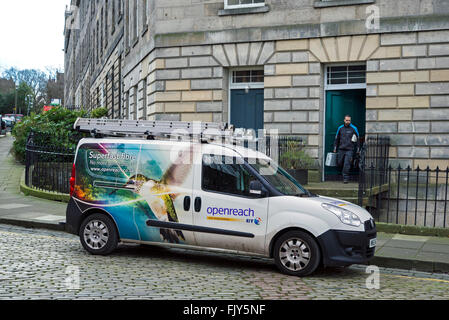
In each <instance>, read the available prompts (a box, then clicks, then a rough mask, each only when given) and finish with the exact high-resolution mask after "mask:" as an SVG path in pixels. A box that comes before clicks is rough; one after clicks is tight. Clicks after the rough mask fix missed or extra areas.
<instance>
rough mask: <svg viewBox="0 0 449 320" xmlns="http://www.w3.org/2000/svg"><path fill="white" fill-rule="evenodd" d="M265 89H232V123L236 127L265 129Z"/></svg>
mask: <svg viewBox="0 0 449 320" xmlns="http://www.w3.org/2000/svg"><path fill="white" fill-rule="evenodd" d="M263 105H264V90H263V89H250V90H248V91H247V90H240V89H236V90H231V124H232V125H234V127H235V128H245V129H254V130H255V131H256V133H257V132H258V130H259V129H263V123H264V117H263Z"/></svg>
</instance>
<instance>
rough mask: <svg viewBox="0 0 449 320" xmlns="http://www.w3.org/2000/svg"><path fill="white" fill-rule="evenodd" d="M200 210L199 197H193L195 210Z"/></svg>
mask: <svg viewBox="0 0 449 320" xmlns="http://www.w3.org/2000/svg"><path fill="white" fill-rule="evenodd" d="M200 211H201V198H200V197H196V198H195V212H200Z"/></svg>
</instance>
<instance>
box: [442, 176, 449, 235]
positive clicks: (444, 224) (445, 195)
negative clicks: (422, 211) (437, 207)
mask: <svg viewBox="0 0 449 320" xmlns="http://www.w3.org/2000/svg"><path fill="white" fill-rule="evenodd" d="M448 178H449V167H447V168H446V188H445V189H446V190H445V192H444V220H443V227H444V228H446V211H447V185H448V182H449V181H448Z"/></svg>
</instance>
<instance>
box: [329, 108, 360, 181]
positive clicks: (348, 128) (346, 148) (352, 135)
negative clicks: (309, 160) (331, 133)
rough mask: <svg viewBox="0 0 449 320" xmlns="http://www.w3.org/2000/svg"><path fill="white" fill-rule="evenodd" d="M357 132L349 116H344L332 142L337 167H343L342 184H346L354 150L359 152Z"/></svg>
mask: <svg viewBox="0 0 449 320" xmlns="http://www.w3.org/2000/svg"><path fill="white" fill-rule="evenodd" d="M359 138H360V135H359V131H358V130H357V128H356V127H355V126H354V125H353V124H351V116H350V115H346V116H345V118H344V124H343V125H341V126H340V127H338V129H337V135H336V136H335V142H334V153H335V152H337V151H338V155H337V165H338V167H340V168H342V167H343V183H348V179H349V170H350V169H351V163H352V159H353V158H354V149H355V148H357V152H358V150H359Z"/></svg>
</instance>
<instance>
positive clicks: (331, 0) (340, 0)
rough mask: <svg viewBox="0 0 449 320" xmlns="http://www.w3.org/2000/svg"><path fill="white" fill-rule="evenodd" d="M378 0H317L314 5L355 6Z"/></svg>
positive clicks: (326, 6) (323, 6)
mask: <svg viewBox="0 0 449 320" xmlns="http://www.w3.org/2000/svg"><path fill="white" fill-rule="evenodd" d="M374 2H376V0H328V1H315V3H314V4H313V6H314V7H315V8H328V7H338V6H353V5H357V4H370V3H374Z"/></svg>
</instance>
